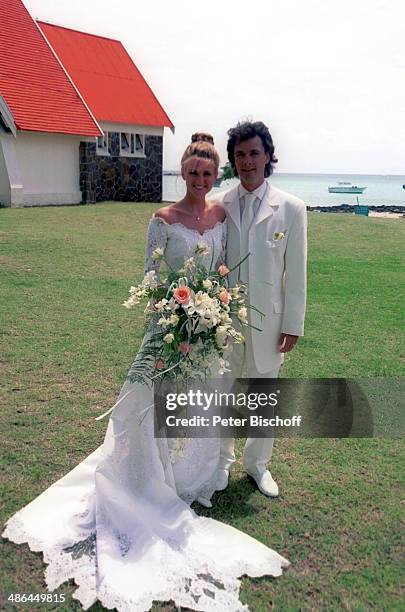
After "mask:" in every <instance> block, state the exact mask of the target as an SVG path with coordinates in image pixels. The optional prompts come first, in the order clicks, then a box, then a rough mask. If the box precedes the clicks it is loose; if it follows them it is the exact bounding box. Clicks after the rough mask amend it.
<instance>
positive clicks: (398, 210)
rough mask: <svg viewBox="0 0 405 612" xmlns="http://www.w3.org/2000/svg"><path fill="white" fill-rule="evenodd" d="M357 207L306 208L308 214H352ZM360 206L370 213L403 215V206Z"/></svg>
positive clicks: (345, 205) (348, 205)
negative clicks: (366, 207) (365, 207)
mask: <svg viewBox="0 0 405 612" xmlns="http://www.w3.org/2000/svg"><path fill="white" fill-rule="evenodd" d="M356 206H357V205H353V204H339V205H337V206H307V210H308V211H309V212H327V213H354V210H355V208H356ZM361 206H368V209H369V210H370V211H372V212H382V213H393V214H397V215H405V206H394V205H392V206H391V205H390V206H382V205H381V206H379V205H375V204H371V205H368V204H361Z"/></svg>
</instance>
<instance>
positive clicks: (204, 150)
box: [181, 132, 219, 170]
mask: <svg viewBox="0 0 405 612" xmlns="http://www.w3.org/2000/svg"><path fill="white" fill-rule="evenodd" d="M190 157H201V158H203V159H210V160H211V161H212V162H214V164H215V169H216V170H218V168H219V155H218V152H217V150H216V148H215V147H214V138H213V137H212V136H211V134H208V133H207V132H196V133H195V134H193V135H192V136H191V143H190V144H189V145H188V147H187V149H186V150H185V151H184V153H183V157H182V158H181V165H183V164H184V162H186V161H187V160H188V159H190Z"/></svg>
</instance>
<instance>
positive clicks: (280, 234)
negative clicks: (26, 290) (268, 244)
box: [273, 232, 285, 240]
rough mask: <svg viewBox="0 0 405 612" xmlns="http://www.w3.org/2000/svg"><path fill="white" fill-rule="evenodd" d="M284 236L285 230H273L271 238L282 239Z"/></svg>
mask: <svg viewBox="0 0 405 612" xmlns="http://www.w3.org/2000/svg"><path fill="white" fill-rule="evenodd" d="M283 238H285V232H274V235H273V240H282V239H283Z"/></svg>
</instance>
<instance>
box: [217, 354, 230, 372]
mask: <svg viewBox="0 0 405 612" xmlns="http://www.w3.org/2000/svg"><path fill="white" fill-rule="evenodd" d="M228 366H229V361H226V359H222V358H221V359H219V370H218V374H220V375H221V376H222V375H223V374H225V372H230V371H231V370H230V369H229V367H228Z"/></svg>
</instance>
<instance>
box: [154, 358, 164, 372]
mask: <svg viewBox="0 0 405 612" xmlns="http://www.w3.org/2000/svg"><path fill="white" fill-rule="evenodd" d="M164 367H165V362H164V361H163V359H158V360H157V362H156V363H155V368H156V369H157V370H163V368H164Z"/></svg>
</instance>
